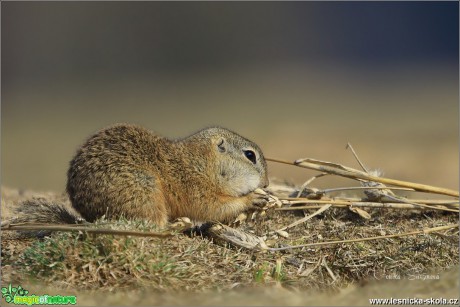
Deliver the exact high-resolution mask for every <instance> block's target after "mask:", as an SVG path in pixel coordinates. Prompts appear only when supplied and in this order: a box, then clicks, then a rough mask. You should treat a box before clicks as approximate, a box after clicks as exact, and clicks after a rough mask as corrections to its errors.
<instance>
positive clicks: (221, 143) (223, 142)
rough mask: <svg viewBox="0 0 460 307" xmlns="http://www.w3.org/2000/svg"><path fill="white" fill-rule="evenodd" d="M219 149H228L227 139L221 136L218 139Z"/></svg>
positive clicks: (221, 150) (223, 150)
mask: <svg viewBox="0 0 460 307" xmlns="http://www.w3.org/2000/svg"><path fill="white" fill-rule="evenodd" d="M217 149H218V150H219V151H220V152H225V150H226V144H225V140H224V139H223V138H219V139H218V140H217Z"/></svg>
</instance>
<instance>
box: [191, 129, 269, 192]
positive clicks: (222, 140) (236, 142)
mask: <svg viewBox="0 0 460 307" xmlns="http://www.w3.org/2000/svg"><path fill="white" fill-rule="evenodd" d="M199 134H200V135H201V136H204V137H206V138H207V139H208V140H210V143H211V146H212V151H213V153H212V154H213V156H215V157H216V158H217V159H215V161H216V164H217V165H216V170H217V173H216V176H217V178H216V179H217V180H218V182H219V183H220V186H221V187H223V188H224V189H225V190H226V192H227V193H228V194H229V195H232V196H242V195H246V194H249V193H250V192H252V191H254V190H255V189H257V188H264V187H266V186H268V177H267V163H266V162H265V158H264V156H263V153H262V151H261V150H260V148H259V146H257V145H256V144H255V143H253V142H251V141H250V140H248V139H245V138H243V137H242V136H240V135H238V134H237V133H235V132H232V131H230V130H227V129H224V128H220V127H212V128H208V129H205V130H202V131H200V132H199Z"/></svg>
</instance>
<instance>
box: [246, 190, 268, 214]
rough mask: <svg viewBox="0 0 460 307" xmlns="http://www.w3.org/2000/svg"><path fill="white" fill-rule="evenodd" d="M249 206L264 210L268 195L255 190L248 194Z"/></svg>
mask: <svg viewBox="0 0 460 307" xmlns="http://www.w3.org/2000/svg"><path fill="white" fill-rule="evenodd" d="M249 196H250V200H251V205H252V206H256V207H258V208H260V209H262V208H264V207H265V206H266V205H267V204H268V200H269V197H268V194H267V193H266V192H264V191H263V190H261V189H257V190H255V191H254V192H252V193H250V194H249Z"/></svg>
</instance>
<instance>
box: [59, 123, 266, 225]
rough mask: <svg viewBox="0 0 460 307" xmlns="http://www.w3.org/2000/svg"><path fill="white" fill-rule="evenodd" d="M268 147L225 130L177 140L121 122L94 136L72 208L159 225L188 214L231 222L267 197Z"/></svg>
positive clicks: (74, 184)
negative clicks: (262, 192) (261, 190)
mask: <svg viewBox="0 0 460 307" xmlns="http://www.w3.org/2000/svg"><path fill="white" fill-rule="evenodd" d="M267 185H268V178H267V166H266V162H265V159H264V156H263V154H262V151H261V150H260V148H259V147H258V146H257V145H256V144H254V143H253V142H251V141H249V140H247V139H245V138H243V137H241V136H240V135H238V134H236V133H234V132H232V131H229V130H227V129H224V128H220V127H212V128H207V129H203V130H201V131H199V132H197V133H195V134H193V135H191V136H189V137H186V138H183V139H178V140H170V139H167V138H163V137H160V136H158V135H156V134H154V133H153V132H151V131H149V130H147V129H144V128H142V127H139V126H135V125H128V124H117V125H114V126H111V127H108V128H105V129H103V130H101V131H99V132H97V133H96V134H94V135H93V136H91V137H90V138H89V139H88V140H87V141H86V142H85V143H84V144H83V145H82V146H81V147H80V148H79V149H78V151H77V153H76V155H75V157H74V158H73V159H72V161H71V162H70V168H69V170H68V172H67V193H68V195H69V198H70V201H71V203H72V206H73V207H74V208H75V209H76V210H77V211H78V212H79V213H80V214H81V215H82V216H83V218H85V219H86V220H87V221H89V222H92V221H95V220H96V219H98V218H100V217H102V216H103V215H106V217H108V218H118V217H121V216H124V217H126V218H141V219H147V220H150V221H152V222H154V223H156V224H157V225H159V226H164V225H165V224H166V223H167V221H168V220H173V219H175V218H178V217H182V216H187V217H189V218H191V219H193V220H197V221H229V220H230V219H231V218H234V217H236V216H237V215H238V214H239V213H240V212H242V211H244V210H246V209H249V208H251V207H253V206H261V205H264V204H266V202H267V199H266V198H265V197H264V196H262V195H260V194H256V193H254V190H256V189H257V188H263V187H266V186H267Z"/></svg>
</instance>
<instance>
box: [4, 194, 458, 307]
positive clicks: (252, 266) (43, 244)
mask: <svg viewBox="0 0 460 307" xmlns="http://www.w3.org/2000/svg"><path fill="white" fill-rule="evenodd" d="M33 196H40V197H46V198H48V199H60V200H62V195H59V194H56V193H34V192H30V191H22V192H20V191H17V190H15V189H8V188H2V213H3V217H2V220H5V218H7V217H8V216H11V208H13V207H14V206H16V205H17V204H18V203H20V201H21V200H24V199H30V198H31V197H33ZM366 210H367V212H368V213H370V215H371V219H369V220H365V219H363V218H361V217H360V216H359V215H357V214H355V213H353V212H351V211H349V210H348V209H343V208H329V209H328V210H326V211H325V212H324V213H322V214H319V215H317V216H315V217H314V218H313V219H311V220H309V221H307V222H306V223H302V224H300V225H298V226H296V227H294V228H291V229H289V230H288V233H289V237H288V238H283V237H280V236H274V235H269V236H267V240H266V241H267V243H268V244H271V246H273V247H282V246H287V245H291V246H292V245H299V244H305V243H312V242H324V241H333V240H343V239H352V238H364V237H375V236H381V235H386V234H398V233H404V232H410V231H414V230H421V229H424V228H431V227H437V226H442V225H447V224H452V223H458V213H452V212H443V211H434V210H428V211H427V210H425V211H423V212H422V211H420V210H398V209H372V210H369V209H366ZM314 211H315V210H306V212H305V213H306V214H310V213H312V212H314ZM303 216H304V212H302V211H273V210H271V211H268V212H267V215H266V216H263V217H260V216H259V217H258V218H257V219H256V220H254V221H246V222H244V223H242V224H241V225H240V226H239V229H241V230H244V231H246V232H249V233H253V234H256V235H259V236H264V235H266V234H267V233H268V232H270V231H273V230H276V229H279V228H281V227H282V226H286V225H288V224H290V223H292V222H293V221H296V220H298V219H300V218H301V217H303ZM99 227H104V228H107V227H110V228H114V229H134V230H150V231H155V230H156V229H155V227H154V226H152V225H149V224H146V223H145V222H142V221H125V220H121V221H117V222H114V223H111V224H109V225H107V224H103V225H100V226H99ZM5 232H6V231H4V233H5ZM1 257H2V285H3V286H4V285H5V284H8V283H12V284H20V285H22V287H24V288H26V289H28V290H29V291H31V292H30V293H36V294H37V295H41V294H43V293H45V292H46V293H47V294H50V295H57V294H61V295H64V294H67V295H76V296H77V302H78V303H79V304H91V305H113V304H116V305H132V304H144V305H310V304H312V305H318V304H321V305H352V304H353V305H356V304H359V305H368V304H369V300H368V299H369V298H389V297H397V298H413V297H419V298H420V297H423V298H430V297H436V298H439V297H443V298H454V297H458V286H459V285H458V262H459V261H458V260H459V249H458V228H457V229H451V230H448V231H444V232H441V233H430V234H421V235H413V236H406V237H400V238H388V239H380V240H375V241H366V242H357V243H343V244H335V245H326V246H321V247H312V248H302V249H290V250H286V251H258V250H248V249H243V248H237V247H230V246H223V245H222V244H217V243H216V242H213V241H212V240H210V239H209V238H206V237H201V236H191V237H190V236H187V235H185V234H183V233H177V234H176V235H174V236H173V237H171V238H167V239H160V238H140V237H126V236H112V235H88V234H82V233H75V232H74V233H54V234H53V235H52V236H50V237H46V238H44V239H41V240H30V241H21V242H17V241H12V240H3V241H2V254H1ZM446 270H447V272H446Z"/></svg>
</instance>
